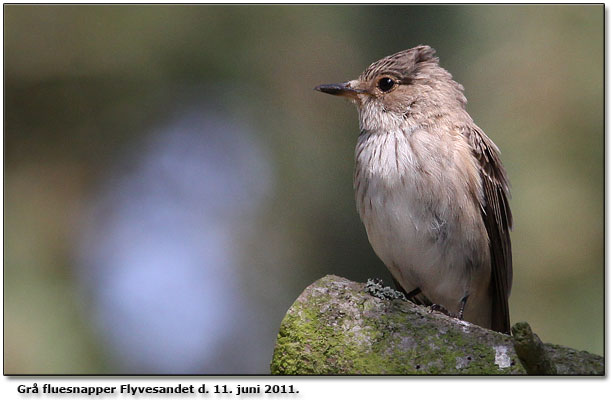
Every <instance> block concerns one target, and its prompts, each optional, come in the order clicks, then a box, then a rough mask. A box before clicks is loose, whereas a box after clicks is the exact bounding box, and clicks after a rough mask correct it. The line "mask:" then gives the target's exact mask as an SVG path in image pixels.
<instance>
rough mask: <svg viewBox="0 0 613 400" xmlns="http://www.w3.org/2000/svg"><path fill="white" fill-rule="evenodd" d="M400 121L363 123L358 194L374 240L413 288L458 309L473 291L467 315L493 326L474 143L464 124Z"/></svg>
mask: <svg viewBox="0 0 613 400" xmlns="http://www.w3.org/2000/svg"><path fill="white" fill-rule="evenodd" d="M362 120H363V121H364V119H362ZM399 125H400V126H399V127H398V128H396V129H395V130H392V131H389V132H386V133H378V132H377V131H368V130H365V129H364V128H365V127H364V126H362V128H363V132H362V134H361V135H360V137H359V139H358V144H357V146H356V154H355V155H356V171H355V179H354V187H355V192H356V202H357V208H358V212H359V214H360V217H361V219H362V221H363V222H364V225H365V227H366V232H367V234H368V238H369V241H370V243H371V245H372V247H373V249H374V250H375V252H376V253H377V255H378V256H379V257H380V258H381V260H382V261H383V262H384V263H385V265H386V266H387V268H388V269H389V270H390V272H391V273H392V275H393V276H394V278H395V279H396V280H397V281H398V282H399V283H400V284H401V285H402V287H403V288H404V289H405V291H407V292H411V291H412V290H414V289H416V288H420V289H421V291H422V293H423V294H424V295H425V296H426V297H427V298H428V299H429V300H430V301H432V302H433V303H436V304H439V305H442V306H444V307H445V308H447V310H449V311H450V312H453V313H457V312H458V311H459V309H460V305H461V301H462V299H463V298H464V297H465V296H468V300H467V302H466V307H465V310H464V319H465V320H467V321H469V322H473V323H476V324H478V325H481V326H485V327H490V326H491V307H492V298H491V292H490V274H491V266H490V253H489V247H488V235H487V232H486V229H485V225H484V223H483V219H482V217H481V214H480V210H481V206H480V199H481V198H482V197H483V194H482V191H481V190H482V189H481V179H480V175H479V169H478V166H477V164H476V161H475V159H474V157H473V156H472V154H471V148H470V146H469V145H468V143H467V141H466V140H465V138H464V137H463V136H462V135H461V133H460V132H440V131H437V130H436V129H435V130H430V129H429V130H428V131H426V130H424V129H422V128H416V127H411V126H406V125H405V126H402V124H399ZM397 126H398V125H397ZM433 135H435V136H436V135H440V136H443V135H445V138H444V140H436V139H438V138H433V137H432V136H433ZM433 139H435V140H433ZM470 188H473V189H472V190H473V191H474V190H475V189H474V188H478V190H479V191H478V192H476V193H475V192H472V191H471V189H470Z"/></svg>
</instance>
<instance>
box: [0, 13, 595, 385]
mask: <svg viewBox="0 0 613 400" xmlns="http://www.w3.org/2000/svg"><path fill="white" fill-rule="evenodd" d="M603 36H604V7H603V6H602V5H585V6H583V5H582V6H577V5H575V6H573V5H552V6H543V5H541V6H529V5H517V6H510V5H496V6H323V5H316V6H165V5H164V6H162V5H160V6H136V5H125V6H92V5H88V6H42V5H39V6H26V5H5V6H4V83H5V86H4V88H5V90H4V101H5V103H4V105H5V106H4V134H5V136H4V137H5V172H4V201H5V203H4V204H5V209H4V217H5V220H4V221H5V225H4V233H5V236H4V349H5V352H4V366H5V370H4V372H5V373H8V374H14V373H26V374H40V373H120V372H122V373H139V372H140V373H143V372H145V373H148V372H157V373H173V372H190V373H211V372H218V373H267V372H268V362H269V361H270V358H271V355H272V347H273V345H274V340H275V336H276V333H277V329H278V326H279V323H280V321H281V319H282V317H283V315H284V313H285V311H286V310H287V308H288V307H289V306H290V305H291V303H292V302H293V301H294V299H295V298H296V297H297V296H298V295H299V294H300V292H301V291H302V290H303V289H304V287H306V286H307V285H309V284H310V283H312V282H313V281H314V280H316V279H318V278H320V277H322V276H323V275H325V274H337V275H341V276H345V277H347V278H350V279H354V280H361V281H365V280H366V279H367V278H369V277H381V278H384V279H385V280H386V282H387V283H388V284H389V283H390V282H389V275H388V273H387V271H386V270H385V267H384V266H383V264H382V263H381V262H380V261H379V260H378V258H377V257H376V256H375V254H374V253H373V251H372V250H371V247H370V245H369V243H368V240H367V238H366V234H365V232H364V229H363V227H362V225H361V223H360V221H359V218H358V215H357V212H356V211H355V206H354V199H353V189H352V169H353V149H354V146H355V141H356V138H357V134H358V122H357V113H356V111H355V109H354V107H353V106H351V105H349V104H344V103H343V102H341V101H338V99H335V98H332V97H331V96H324V95H321V94H320V93H317V92H315V91H313V87H314V86H316V85H317V84H321V83H332V82H339V81H344V80H348V79H352V78H355V77H357V75H358V74H359V73H360V72H361V71H362V70H363V69H364V68H365V67H366V66H368V64H369V63H370V62H372V61H375V60H377V59H379V58H381V57H383V56H386V55H388V54H391V53H393V52H396V51H399V50H402V49H405V48H409V47H413V46H416V45H418V44H429V45H431V46H432V47H434V48H435V49H436V50H437V54H438V56H439V57H440V62H441V64H442V66H443V67H445V68H446V69H447V70H449V71H450V72H451V73H452V74H453V76H454V78H455V79H456V80H457V81H458V82H460V83H462V84H463V85H464V87H465V93H466V97H467V98H468V110H469V112H470V114H471V115H472V117H473V118H474V120H475V121H476V123H477V124H478V125H479V126H480V127H481V128H482V129H483V130H484V131H485V132H486V133H487V134H488V135H489V136H490V137H491V138H492V139H493V140H494V141H495V142H496V143H497V145H498V146H499V148H500V149H501V151H502V158H503V161H504V164H505V166H506V168H507V171H508V173H509V176H510V179H511V184H512V200H511V207H512V210H513V213H514V217H515V227H514V231H513V234H512V241H513V256H514V271H515V274H514V283H513V291H512V294H511V303H510V304H511V319H512V322H516V321H521V320H526V321H528V322H530V324H531V325H532V327H533V329H534V330H535V332H537V333H538V334H539V335H540V336H541V338H542V339H543V340H544V341H547V342H552V343H556V344H561V345H566V346H570V347H574V348H577V349H580V350H588V351H591V352H594V353H598V354H603V350H604V349H603V345H604V308H603V307H604V306H603V303H604V114H603V113H604V110H603V106H604V81H603V79H604V70H603V64H604V48H603V40H604V39H603ZM186 110H192V111H190V112H191V114H190V113H189V112H187V111H186ZM194 110H195V111H194ZM185 113H187V114H185ZM190 118H192V119H190ZM172 121H175V122H176V121H179V122H176V123H175V122H172ZM190 121H195V122H193V123H191V122H190ZM211 121H213V122H211ZM215 121H216V122H215ZM200 127H202V134H198V132H199V131H200ZM183 131H185V132H195V134H193V135H191V133H189V134H186V135H187V136H185V137H186V138H187V139H185V140H183V141H182V139H181V138H182V137H183V136H181V134H180V133H181V132H183ZM165 132H174V133H170V134H166V133H165ZM177 132H179V133H177ZM225 132H227V135H226V133H225ZM189 135H191V136H189ZM169 138H170V139H169ZM177 138H178V139H177ZM175 143H178V144H176V145H175ZM209 144H210V146H209ZM168 154H170V155H168ZM172 157H174V158H172ZM246 159H247V160H253V161H245V160H246ZM169 160H171V161H169ZM190 160H191V161H190ZM200 160H203V161H202V163H203V164H199V162H200ZM150 166H152V167H150ZM160 171H161V172H160ZM250 174H253V175H250ZM142 176H146V178H141V177H142ZM185 176H190V178H189V179H190V180H188V181H185V182H184V183H181V185H183V186H180V189H177V188H176V187H174V186H173V185H174V183H175V182H183V180H182V179H184V177H185ZM225 182H230V184H229V185H226V184H225ZM199 190H200V191H199ZM193 193H195V194H193ZM218 194H219V195H218ZM170 195H172V197H169V198H167V197H164V196H170ZM156 196H157V197H156ZM190 196H191V197H190ZM152 198H155V199H163V200H160V201H158V202H157V203H156V202H152V203H148V201H149V200H150V199H152ZM185 199H188V200H189V201H185V202H184V200H185ZM252 199H253V200H252ZM211 201H212V202H213V203H210V202H211ZM215 201H217V203H219V204H217V203H214V202H215ZM156 204H157V206H156ZM159 204H162V205H163V206H159ZM199 205H202V209H199ZM156 207H157V208H156ZM173 207H174V208H173ZM124 210H132V211H131V212H132V214H130V213H128V212H127V211H126V212H124ZM135 210H136V211H135ZM168 210H171V211H168ZM176 213H179V214H176ZM181 213H182V214H181ZM125 215H128V217H125ZM175 215H182V217H180V218H179V217H175ZM147 221H154V222H151V223H149V222H147ZM181 221H183V222H181ZM185 221H187V222H185ZM141 224H142V225H141ZM186 226H188V227H189V229H185V227H186ZM202 226H206V227H211V228H210V229H209V228H206V229H204V228H202ZM118 232H122V235H123V236H120V235H119V234H118ZM169 232H170V233H169ZM190 232H198V233H197V234H191V233H190ZM220 232H222V233H220ZM193 238H198V239H194V240H192V239H193ZM200 238H201V239H202V240H200ZM167 240H168V243H167V242H166V241H167ZM172 240H174V242H172ZM218 242H219V243H223V244H222V245H217V244H216V243H218ZM135 243H136V244H138V246H136V247H138V249H139V251H140V252H137V253H131V252H136V250H134V247H135V246H133V244H135ZM169 243H170V244H169ZM165 246H168V247H169V248H172V249H173V250H172V251H170V250H169V251H168V252H166V250H165V249H166V247H165ZM201 247H202V248H204V249H206V252H204V253H202V254H204V255H201V253H199V252H202V251H203V250H202V249H201ZM173 251H174V253H173ZM158 254H159V256H158ZM169 254H170V255H169ZM183 254H194V256H193V257H192V258H193V260H195V261H193V260H192V261H193V262H191V261H190V262H191V264H189V263H186V264H185V265H187V264H189V265H194V266H197V265H199V262H200V261H202V265H201V268H200V269H197V268H194V269H188V268H187V267H186V268H183V267H182V266H181V265H182V264H180V263H181V262H182V261H181V260H182V255H183ZM212 254H216V255H215V257H213V256H212ZM124 255H125V256H124ZM177 255H178V256H177ZM147 257H149V258H147ZM164 257H167V258H168V260H169V261H168V262H166V263H160V264H159V265H158V264H156V263H157V262H158V261H159V260H160V259H161V258H164ZM152 265H154V267H153V266H152ZM150 266H151V267H150ZM141 267H142V268H141ZM130 271H137V272H134V273H132V272H130ZM150 271H155V276H156V277H157V278H156V279H157V280H154V279H153V278H151V276H150V275H152V274H150V273H149V272H150ZM181 271H184V272H185V271H191V272H187V273H185V274H184V275H182V274H183V272H181ZM194 271H195V272H194ZM198 271H204V272H203V273H202V275H199V272H198ZM129 274H131V275H129ZM190 274H192V275H190ZM126 275H129V276H130V277H131V278H130V279H127V278H126V279H124V278H125V276H126ZM218 277H219V278H218ZM169 282H170V283H172V282H178V283H177V285H174V284H169ZM190 282H191V283H193V285H192V286H190V285H189V284H190ZM198 282H202V285H205V284H206V285H208V286H206V289H204V286H201V285H200V284H199V283H198ZM173 285H174V286H173ZM201 287H202V289H201ZM207 296H208V297H207ZM153 301H155V303H152V302H153ZM201 315H202V316H203V317H201ZM141 318H142V319H141ZM169 327H170V328H172V329H169ZM165 329H169V330H168V331H166V330H165ZM156 335H157V336H156ZM209 335H210V336H211V337H213V335H215V337H216V338H217V339H215V340H216V341H201V339H202V338H204V337H205V336H207V337H208V336H209ZM188 336H189V338H188ZM207 340H208V339H207ZM125 354H128V355H129V356H125ZM172 355H174V356H176V355H180V357H175V358H172ZM189 357H191V358H189ZM188 358H189V360H188V361H189V362H188V361H186V360H187V359H188Z"/></svg>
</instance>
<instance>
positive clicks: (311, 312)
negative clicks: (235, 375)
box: [271, 275, 604, 375]
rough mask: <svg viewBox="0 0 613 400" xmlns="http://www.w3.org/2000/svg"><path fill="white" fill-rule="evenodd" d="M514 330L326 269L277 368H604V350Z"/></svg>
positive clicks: (515, 371) (297, 311)
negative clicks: (456, 316)
mask: <svg viewBox="0 0 613 400" xmlns="http://www.w3.org/2000/svg"><path fill="white" fill-rule="evenodd" d="M513 333H514V335H515V340H514V338H513V337H511V336H508V335H504V334H501V333H498V332H494V331H490V330H488V329H484V328H482V327H480V326H476V325H473V324H470V323H468V322H465V321H459V320H457V319H454V318H450V317H448V316H446V315H443V314H441V313H438V312H431V311H430V310H429V309H428V308H426V307H422V306H417V305H415V304H413V303H411V302H408V301H406V300H404V296H403V295H402V294H400V293H398V292H396V291H394V290H392V289H390V288H383V287H382V286H381V285H380V284H378V283H373V282H369V283H368V284H363V283H357V282H352V281H350V280H347V279H344V278H340V277H338V276H333V275H328V276H326V277H324V278H322V279H320V280H318V281H316V282H315V283H313V284H312V285H311V286H309V287H308V288H306V289H305V290H304V292H302V294H301V295H300V296H299V297H298V299H297V300H296V301H295V302H294V304H293V305H292V306H291V308H290V309H289V311H288V312H287V314H286V315H285V318H284V319H283V321H282V322H281V328H280V330H279V335H278V337H277V343H276V346H275V350H274V354H273V359H272V363H271V372H272V373H273V374H290V375H294V374H318V375H345V374H348V375H361V374H377V375H378V374H391V375H400V374H401V375H406V374H437V375H464V374H468V375H470V374H473V375H522V374H527V373H529V374H535V375H552V374H557V375H604V358H603V357H600V356H597V355H594V354H590V353H588V352H585V351H577V350H573V349H570V348H568V347H563V346H558V345H552V344H543V343H542V342H541V341H540V339H539V338H538V336H536V335H535V334H533V333H532V331H531V329H530V326H529V325H528V324H526V323H519V324H516V325H515V326H514V327H513ZM516 349H517V350H516ZM520 357H521V358H520Z"/></svg>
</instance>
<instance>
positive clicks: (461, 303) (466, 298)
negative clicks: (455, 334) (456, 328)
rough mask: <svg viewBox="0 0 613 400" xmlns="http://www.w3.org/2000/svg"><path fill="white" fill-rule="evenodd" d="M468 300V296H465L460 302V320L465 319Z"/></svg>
mask: <svg viewBox="0 0 613 400" xmlns="http://www.w3.org/2000/svg"><path fill="white" fill-rule="evenodd" d="M467 300H468V294H465V295H464V297H462V300H460V312H459V313H458V319H461V320H463V319H464V307H466V301H467Z"/></svg>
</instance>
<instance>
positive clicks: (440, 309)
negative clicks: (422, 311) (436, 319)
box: [430, 304, 455, 318]
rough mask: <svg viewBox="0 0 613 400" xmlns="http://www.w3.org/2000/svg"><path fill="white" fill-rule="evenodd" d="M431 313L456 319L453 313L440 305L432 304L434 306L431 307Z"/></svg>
mask: <svg viewBox="0 0 613 400" xmlns="http://www.w3.org/2000/svg"><path fill="white" fill-rule="evenodd" d="M430 312H431V313H433V312H440V313H441V314H445V315H446V316H448V317H454V318H455V315H454V314H453V313H452V312H450V311H449V310H447V309H446V308H445V307H443V306H442V305H440V304H432V305H430Z"/></svg>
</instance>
